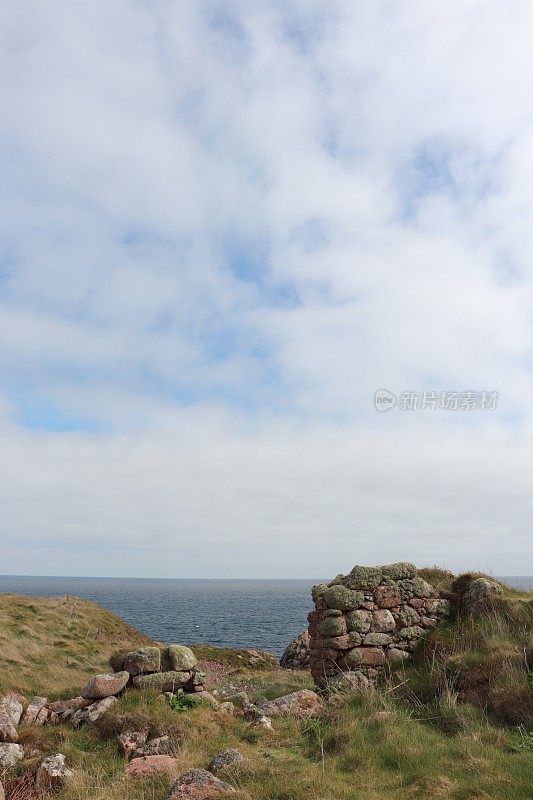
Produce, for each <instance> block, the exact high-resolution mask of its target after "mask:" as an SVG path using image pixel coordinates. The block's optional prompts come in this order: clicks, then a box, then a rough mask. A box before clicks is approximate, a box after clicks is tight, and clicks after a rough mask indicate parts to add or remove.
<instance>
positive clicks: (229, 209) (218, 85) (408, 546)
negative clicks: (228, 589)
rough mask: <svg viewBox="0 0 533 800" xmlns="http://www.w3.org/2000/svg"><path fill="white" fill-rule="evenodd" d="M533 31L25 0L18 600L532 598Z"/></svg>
mask: <svg viewBox="0 0 533 800" xmlns="http://www.w3.org/2000/svg"><path fill="white" fill-rule="evenodd" d="M532 22H533V18H532V10H531V7H530V4H529V3H527V2H525V1H524V2H517V3H515V4H513V8H512V9H511V8H510V7H505V6H503V5H502V4H499V3H496V2H486V0H483V2H482V1H481V0H472V2H468V3H461V4H459V3H453V4H451V5H450V4H446V6H444V5H442V4H439V3H431V2H430V3H428V2H425V0H424V1H423V0H413V1H412V2H408V3H389V2H379V1H378V2H376V1H375V0H373V1H372V2H361V3H352V2H344V1H341V0H330V1H329V2H327V3H325V2H314V1H312V2H308V1H306V2H303V0H293V1H292V2H289V3H281V2H276V1H275V0H270V1H268V0H267V2H262V3H254V2H251V3H250V2H244V1H243V2H237V1H235V2H224V3H221V2H215V1H214V0H210V1H208V0H197V1H196V2H189V3H187V2H184V3H178V4H175V3H168V2H163V1H161V2H133V0H106V2H104V0H95V2H93V3H91V4H86V3H84V2H81V0H80V1H79V2H78V0H73V2H69V3H68V4H56V5H55V6H53V8H52V7H45V6H43V5H42V4H40V3H37V2H33V1H30V2H28V3H24V4H21V3H19V2H14V0H13V2H11V0H7V2H6V3H5V7H4V10H3V12H2V38H3V41H2V48H1V53H2V55H1V56H0V58H1V64H0V67H1V69H0V75H1V77H0V82H1V86H2V96H3V106H4V108H7V109H9V113H8V114H6V115H4V119H3V121H2V126H1V128H0V149H1V161H0V163H1V164H2V172H3V177H2V181H1V183H0V202H1V204H2V215H1V217H0V427H1V434H2V442H3V447H2V450H3V453H2V454H1V455H0V500H1V502H2V508H3V520H2V522H1V523H0V555H1V558H2V563H3V565H4V566H3V568H2V571H4V572H12V573H39V572H42V573H47V574H55V573H58V572H59V573H65V574H91V575H94V574H107V575H143V576H163V577H164V576H169V577H171V576H200V577H210V576H222V577H224V576H234V575H243V576H247V575H249V576H251V577H253V576H273V577H276V576H279V577H283V576H294V577H302V576H307V575H315V574H318V573H327V572H328V571H329V572H331V574H336V573H338V572H339V571H346V570H347V569H349V568H350V566H351V565H352V564H353V563H355V562H360V563H377V562H385V561H393V560H396V559H402V558H403V559H405V558H407V559H411V560H413V561H416V562H417V563H433V562H440V563H446V564H448V565H449V566H451V567H452V568H454V569H462V568H467V567H468V568H474V567H477V568H483V569H493V570H494V571H496V572H500V573H501V574H502V573H503V574H513V573H514V574H520V573H523V572H524V571H526V572H527V571H528V569H526V566H525V565H526V564H529V565H530V566H529V572H531V571H532V568H533V563H532V562H533V554H532V551H531V544H530V542H531V541H532V540H533V537H532V536H531V530H530V527H531V526H530V522H529V520H530V519H531V512H532V510H533V508H532V505H533V504H532V498H531V491H530V488H529V481H528V476H529V474H531V468H532V467H533V464H531V458H532V456H531V453H533V448H532V447H531V444H532V442H531V397H532V393H533V382H532V371H531V334H532V315H531V308H532V303H531V294H532V292H531V280H532V273H531V263H532V258H531V256H532V250H533V238H532V233H531V225H530V212H531V208H532V200H533V198H532V191H533V190H532V188H531V182H530V181H529V180H528V175H529V174H530V173H531V161H532V158H533V146H532V141H533V139H532V119H533V115H532V112H533V108H532V100H531V92H530V86H529V77H528V76H529V75H530V74H531V68H532V66H533V65H532V63H531V61H532V56H531V52H530V42H529V37H528V32H529V30H530V25H531V23H532ZM380 387H383V388H389V389H390V390H391V391H394V392H396V393H399V392H401V391H402V390H406V389H408V388H418V389H420V390H432V389H439V390H445V389H450V390H452V389H459V390H462V389H472V390H497V391H498V392H499V393H500V403H499V406H498V409H497V410H496V411H494V412H490V413H489V412H484V413H483V414H477V415H471V414H467V413H464V412H459V411H458V412H456V413H453V414H447V415H443V414H442V413H439V412H417V413H414V414H409V413H405V412H404V413H402V412H400V411H399V410H398V409H396V410H394V411H392V412H390V413H389V414H387V415H381V414H378V413H377V412H376V411H375V410H374V408H373V396H374V392H375V390H376V389H377V388H380ZM104 554H105V560H104V562H103V560H102V556H103V555H104ZM258 555H259V556H260V557H259V558H258Z"/></svg>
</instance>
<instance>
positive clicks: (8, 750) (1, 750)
mask: <svg viewBox="0 0 533 800" xmlns="http://www.w3.org/2000/svg"><path fill="white" fill-rule="evenodd" d="M23 758H24V750H23V749H22V747H21V746H20V745H19V744H14V743H12V742H7V743H5V744H0V769H2V770H4V769H9V767H15V766H16V765H17V764H18V762H19V761H22V759H23Z"/></svg>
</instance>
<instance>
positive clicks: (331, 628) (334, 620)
mask: <svg viewBox="0 0 533 800" xmlns="http://www.w3.org/2000/svg"><path fill="white" fill-rule="evenodd" d="M318 632H319V634H320V635H321V636H323V637H324V639H330V638H333V637H335V636H344V634H345V633H347V627H346V620H345V619H344V617H326V618H325V619H323V620H322V622H321V623H320V625H319V626H318Z"/></svg>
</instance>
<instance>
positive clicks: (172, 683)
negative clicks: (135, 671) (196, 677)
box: [133, 671, 191, 692]
mask: <svg viewBox="0 0 533 800" xmlns="http://www.w3.org/2000/svg"><path fill="white" fill-rule="evenodd" d="M190 679H191V673H190V672H176V671H169V672H154V673H152V674H151V675H136V676H135V678H134V679H133V685H134V686H135V687H136V688H137V689H158V690H159V691H160V692H175V691H177V690H178V689H183V687H184V686H186V685H187V683H188V682H189V681H190Z"/></svg>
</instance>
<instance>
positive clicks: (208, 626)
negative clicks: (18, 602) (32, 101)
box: [0, 575, 533, 657]
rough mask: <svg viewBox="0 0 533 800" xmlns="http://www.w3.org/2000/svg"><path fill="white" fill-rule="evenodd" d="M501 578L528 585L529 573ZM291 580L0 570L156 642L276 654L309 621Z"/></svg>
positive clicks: (3, 582) (307, 595)
mask: <svg viewBox="0 0 533 800" xmlns="http://www.w3.org/2000/svg"><path fill="white" fill-rule="evenodd" d="M503 580H505V582H506V583H508V584H509V585H511V586H515V587H516V588H520V589H533V577H516V576H515V577H507V578H503ZM320 582H321V580H320V579H319V578H315V579H313V578H309V579H294V580H222V579H220V580H192V579H191V580H189V579H163V578H161V579H139V578H66V577H57V578H54V577H39V576H17V575H4V576H0V593H4V592H8V593H14V594H24V595H30V596H32V597H60V596H63V595H77V596H78V597H83V598H85V599H87V600H94V601H96V602H97V603H99V604H100V605H102V606H104V608H107V609H109V610H110V611H113V612H114V613H115V614H118V615H119V616H120V617H122V618H123V619H125V620H126V621H127V622H129V623H130V624H131V625H133V626H134V627H135V628H137V630H139V631H141V632H142V633H145V634H146V635H147V636H150V637H151V638H153V639H157V640H158V641H161V642H179V643H181V644H190V645H194V644H212V645H217V646H219V647H244V648H246V647H247V648H255V649H261V650H267V651H268V652H270V653H273V654H274V655H276V656H278V657H279V656H280V655H281V654H282V653H283V651H284V649H285V647H286V646H287V644H288V643H289V642H290V641H291V640H292V639H293V638H294V637H295V636H297V635H298V634H299V633H301V631H302V630H304V628H306V627H307V614H308V612H309V611H310V610H311V608H312V601H311V587H312V586H313V585H314V584H315V583H320Z"/></svg>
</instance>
